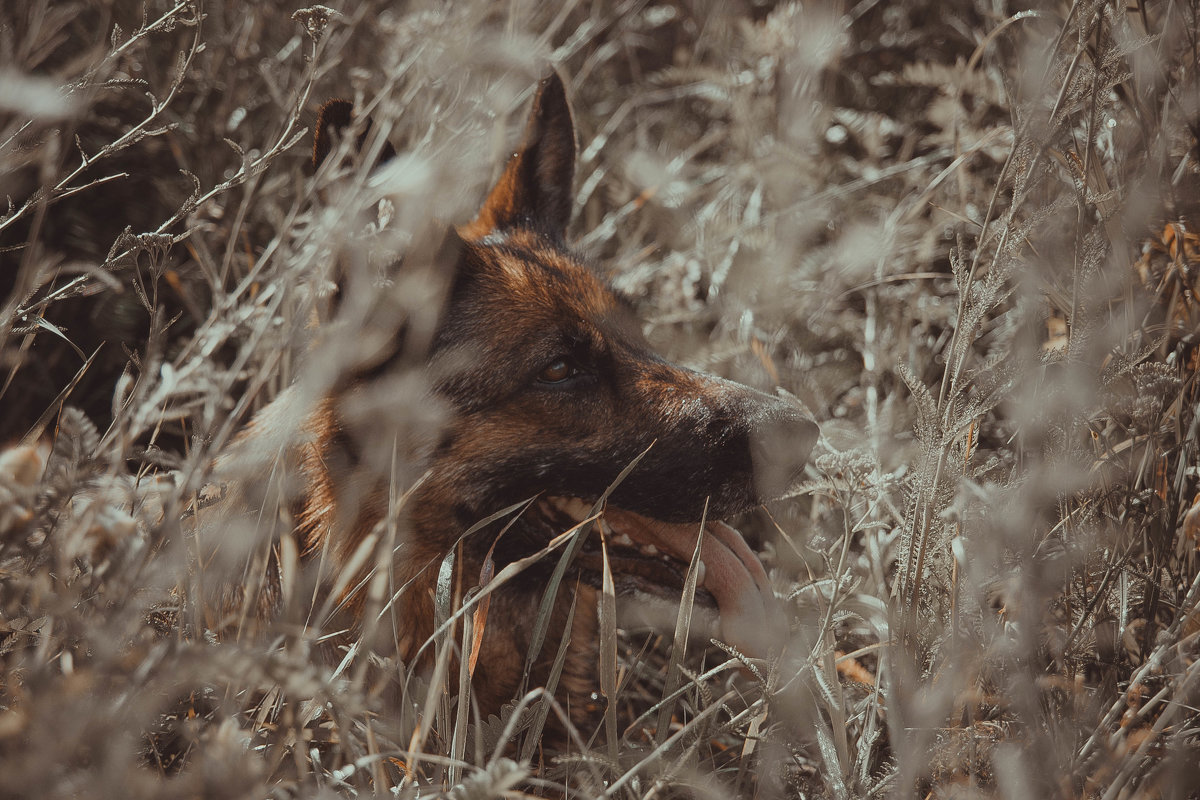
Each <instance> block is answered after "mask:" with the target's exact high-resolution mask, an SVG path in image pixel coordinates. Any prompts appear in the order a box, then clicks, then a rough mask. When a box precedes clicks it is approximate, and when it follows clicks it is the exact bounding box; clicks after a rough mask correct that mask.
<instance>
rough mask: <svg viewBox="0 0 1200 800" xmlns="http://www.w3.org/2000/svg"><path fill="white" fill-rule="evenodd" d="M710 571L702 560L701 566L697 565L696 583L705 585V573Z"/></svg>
mask: <svg viewBox="0 0 1200 800" xmlns="http://www.w3.org/2000/svg"><path fill="white" fill-rule="evenodd" d="M706 572H708V567H706V566H704V562H703V561H701V562H700V566H698V567H696V585H697V586H703V585H704V573H706Z"/></svg>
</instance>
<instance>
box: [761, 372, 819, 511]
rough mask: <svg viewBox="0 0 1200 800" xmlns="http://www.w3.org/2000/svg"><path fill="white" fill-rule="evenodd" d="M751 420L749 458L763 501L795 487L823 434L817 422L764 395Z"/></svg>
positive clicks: (783, 402)
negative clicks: (819, 437) (751, 461)
mask: <svg viewBox="0 0 1200 800" xmlns="http://www.w3.org/2000/svg"><path fill="white" fill-rule="evenodd" d="M761 397H762V399H761V401H760V403H759V407H758V408H757V413H755V414H754V415H753V416H752V417H751V424H750V455H751V458H752V459H753V462H754V488H755V492H756V493H757V494H758V497H759V499H760V500H762V501H766V500H772V499H774V498H776V497H779V496H780V495H782V494H783V493H784V492H786V491H787V490H788V489H789V488H790V487H791V486H793V485H794V484H796V483H797V482H798V481H799V480H800V477H801V475H802V473H803V472H804V465H805V464H807V463H808V456H809V454H810V453H811V452H812V449H813V445H814V444H816V442H817V437H818V436H819V435H820V433H821V431H820V428H818V427H817V423H816V422H814V421H813V420H812V419H811V418H809V417H808V416H807V415H806V414H804V413H802V412H801V411H800V410H799V409H797V408H794V407H793V406H791V405H790V404H788V403H787V402H785V401H784V400H781V399H779V398H775V397H770V396H768V395H762V396H761Z"/></svg>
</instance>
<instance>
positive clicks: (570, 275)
mask: <svg viewBox="0 0 1200 800" xmlns="http://www.w3.org/2000/svg"><path fill="white" fill-rule="evenodd" d="M474 247H475V254H476V259H475V260H476V262H477V263H478V264H479V265H480V266H482V267H483V268H484V269H485V270H486V273H487V275H486V277H487V282H488V284H489V289H490V291H489V294H490V296H491V299H492V300H493V302H495V303H499V304H503V305H506V306H508V307H510V308H513V309H514V310H520V311H522V312H525V313H534V314H536V313H538V312H540V311H543V310H544V311H545V312H547V313H556V314H561V313H563V312H564V311H573V312H575V313H576V314H578V315H580V316H582V317H585V318H589V319H601V318H606V317H611V316H614V315H616V314H619V313H621V312H624V311H626V310H627V305H626V303H625V302H624V301H623V300H622V299H621V298H620V297H618V296H617V294H616V293H614V292H613V290H612V289H611V288H610V287H609V286H608V284H607V283H606V282H605V281H604V280H602V279H601V278H600V277H599V276H598V275H596V274H595V272H593V271H592V270H591V269H590V268H589V267H587V266H586V265H584V264H582V263H580V262H579V261H578V260H577V259H576V258H574V257H573V256H571V255H570V254H569V253H567V252H564V251H563V250H561V249H559V248H557V247H555V246H553V245H551V244H549V243H548V242H546V241H545V240H544V239H542V238H541V237H538V236H527V237H526V236H505V237H503V238H499V237H496V238H493V237H487V238H485V239H482V240H479V241H477V242H475V243H474Z"/></svg>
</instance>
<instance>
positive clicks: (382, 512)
mask: <svg viewBox="0 0 1200 800" xmlns="http://www.w3.org/2000/svg"><path fill="white" fill-rule="evenodd" d="M335 111H336V112H337V114H339V115H340V116H338V120H340V121H338V122H337V123H336V124H339V125H342V126H344V125H345V124H347V123H348V120H349V116H348V111H349V110H348V108H346V107H345V106H338V107H337V108H334V109H332V110H331V111H330V114H329V119H328V120H326V119H324V116H323V122H322V124H321V125H319V126H318V134H319V135H322V133H323V131H324V130H325V129H326V128H327V127H329V126H330V125H333V124H335V120H334V119H333V117H334V113H333V112H335ZM326 123H328V124H326ZM329 151H330V148H329V146H328V145H327V144H322V143H320V142H318V144H317V146H316V148H315V152H316V153H317V154H318V155H320V154H322V153H328V152H329ZM574 160H575V139H574V130H573V126H572V121H571V114H570V109H569V106H568V104H567V99H566V93H565V90H564V87H563V85H562V83H561V81H560V80H559V78H558V77H557V76H556V75H552V76H551V77H550V78H548V79H547V80H545V81H544V82H543V83H542V85H541V87H540V88H539V91H538V93H537V97H536V98H535V100H534V104H533V109H532V111H531V113H530V119H529V124H528V126H527V129H526V133H525V141H524V144H523V145H522V148H521V150H520V151H519V152H518V153H516V154H515V155H514V156H513V158H512V159H511V160H510V161H509V163H508V165H507V167H506V168H505V171H504V173H503V175H502V176H501V178H500V179H499V181H498V182H497V184H496V185H495V187H494V188H493V189H492V190H491V192H490V193H489V194H488V197H487V199H486V201H485V202H484V204H483V207H482V208H481V209H480V211H479V214H478V216H477V217H476V218H475V219H474V220H473V221H472V222H470V223H468V224H466V225H464V226H462V227H460V228H458V229H457V230H452V231H451V232H450V233H449V234H448V237H447V242H446V245H445V246H444V247H443V259H444V260H445V261H447V263H448V267H447V268H448V269H450V270H452V280H451V281H450V289H449V294H448V297H447V299H446V301H445V307H444V308H443V311H442V317H441V321H440V323H439V325H438V328H437V333H436V335H435V337H434V341H433V345H432V350H433V352H432V353H431V355H430V356H429V370H430V374H431V375H432V376H434V380H435V383H436V394H437V396H438V397H439V398H440V400H441V401H442V402H444V403H445V404H446V405H447V406H448V408H449V419H448V421H447V423H446V425H445V427H444V429H443V431H442V433H441V435H440V437H439V439H438V441H437V442H436V444H435V446H434V447H433V448H432V450H431V452H430V454H429V456H428V458H427V461H426V467H427V472H426V477H425V480H424V481H423V482H422V483H421V484H420V485H419V487H418V488H417V489H416V491H414V492H413V494H412V496H411V497H409V498H408V500H407V505H406V522H407V524H406V526H405V525H401V526H399V528H400V530H401V531H404V533H402V541H401V542H400V543H399V546H398V548H397V549H396V551H395V552H396V556H395V557H394V558H393V557H391V556H390V555H389V556H388V557H387V558H388V559H390V569H391V575H390V583H389V587H388V590H387V596H389V597H390V596H391V595H392V593H393V592H395V591H396V590H397V589H398V588H399V587H402V586H405V585H406V584H407V585H408V588H407V589H405V590H404V591H403V592H401V593H400V594H399V597H398V600H397V606H396V608H395V618H396V619H397V620H399V622H398V623H397V629H396V630H395V631H394V633H395V638H394V642H393V641H391V640H390V639H389V644H388V645H386V646H388V647H391V646H392V644H394V646H395V652H396V655H398V656H399V657H400V658H402V659H404V660H405V661H407V662H411V661H412V660H413V659H414V658H416V657H417V655H418V652H423V653H424V654H426V655H427V654H428V653H429V651H430V648H426V649H425V650H424V651H421V647H422V645H423V644H424V643H425V642H426V640H427V639H428V638H429V637H430V635H431V634H432V633H433V631H434V619H435V613H434V596H435V589H436V583H437V572H438V565H439V564H440V563H441V562H442V560H443V558H444V557H445V556H446V554H447V552H449V551H450V550H451V549H452V548H454V547H455V546H456V542H458V541H459V538H460V536H461V535H462V533H463V532H464V531H465V530H467V529H468V528H469V527H470V526H472V525H473V524H475V523H476V522H478V521H479V520H481V519H483V518H485V517H487V516H488V515H489V514H491V513H493V512H495V511H497V510H499V509H501V508H503V507H506V506H508V505H511V504H514V503H518V502H520V501H522V500H526V499H529V498H534V497H547V496H554V497H576V498H582V499H583V500H584V501H586V502H588V503H590V502H592V501H595V500H596V499H597V498H598V497H599V496H600V495H601V494H602V493H603V492H604V491H605V489H606V488H608V487H609V485H610V484H611V483H612V482H613V480H614V479H615V478H616V477H617V475H618V474H619V473H620V472H621V470H622V469H624V468H625V467H626V466H627V465H629V464H630V463H631V462H632V461H634V459H635V458H637V457H638V456H639V454H641V453H642V452H643V451H646V450H647V448H649V450H648V452H647V453H646V455H645V456H644V458H643V459H642V461H641V463H640V464H639V465H638V467H637V468H636V469H635V470H634V471H633V472H632V474H630V476H629V477H628V478H627V479H626V480H625V481H624V482H623V483H622V484H621V485H620V486H618V487H617V488H616V490H615V492H614V493H613V495H612V497H611V499H610V502H611V503H612V504H614V505H616V506H619V507H620V508H622V509H626V510H628V511H630V512H635V513H636V514H637V515H642V516H643V517H645V518H649V519H656V520H661V521H662V522H663V524H664V525H666V524H668V523H675V524H678V523H697V522H698V521H699V520H700V519H701V516H702V514H703V513H704V509H705V507H706V503H707V508H708V518H709V519H710V520H714V519H721V518H724V517H727V516H730V515H734V514H737V513H740V512H742V511H744V510H746V509H748V508H750V507H752V506H754V505H756V504H758V503H760V502H762V501H763V500H765V499H768V498H769V497H770V496H771V495H773V494H775V493H777V492H778V491H779V490H780V489H781V488H783V486H785V485H786V484H787V483H788V482H789V481H790V480H791V479H792V478H794V477H795V475H796V473H797V470H798V469H799V468H800V466H801V465H802V464H803V463H804V461H805V459H806V458H807V455H808V452H809V449H810V448H811V446H812V443H813V441H814V439H815V437H816V433H817V429H816V426H815V425H814V424H813V423H812V421H811V420H809V419H808V418H807V417H806V416H804V415H803V414H801V413H800V412H799V411H797V410H795V409H794V408H793V407H792V406H791V405H789V404H788V403H786V402H784V401H782V400H779V399H776V398H773V397H769V396H767V395H764V394H761V393H759V392H756V391H754V390H752V389H749V388H747V387H744V386H740V385H738V384H734V383H731V382H729V381H724V380H721V379H719V378H716V377H713V376H711V375H705V374H701V373H697V372H693V371H690V370H687V369H684V368H682V367H679V366H676V365H674V364H671V363H668V362H666V361H665V360H663V359H661V358H660V357H658V356H657V355H655V354H654V353H653V352H651V351H650V349H649V347H648V346H647V344H646V342H645V340H644V339H643V337H642V334H641V330H640V323H639V322H638V320H637V318H636V316H635V315H634V314H633V311H632V308H631V305H630V304H629V303H628V302H627V301H626V300H624V299H623V298H621V297H620V296H619V295H617V294H616V293H615V292H613V290H612V289H611V288H610V287H609V286H608V285H607V284H606V283H605V282H604V281H603V280H602V279H601V278H600V277H599V276H598V275H597V274H596V273H595V272H593V270H591V269H590V268H588V267H587V266H586V265H585V264H584V263H582V262H581V261H580V259H579V258H578V257H577V256H575V255H574V254H572V253H571V252H570V251H569V250H568V249H567V248H566V247H565V238H566V227H567V224H568V222H569V218H570V212H571V202H572V194H571V182H572V178H573V172H574ZM562 376H565V377H564V378H563V379H562V380H558V379H559V378H560V377H562ZM354 391H355V386H354V384H351V385H349V386H348V387H346V388H345V389H344V390H339V392H337V393H335V394H334V395H332V396H330V397H327V398H326V399H324V400H323V401H321V402H320V403H319V404H318V406H317V407H316V408H315V409H313V410H312V411H311V413H310V414H309V416H308V422H307V424H306V425H305V430H306V433H307V439H306V441H305V442H303V443H302V444H300V445H299V453H298V463H299V472H300V474H301V477H302V483H303V486H302V490H301V493H300V501H299V507H298V509H297V520H298V531H299V533H300V535H301V537H302V540H303V548H304V550H305V552H306V553H307V554H309V555H310V556H313V555H315V554H317V553H322V554H324V557H325V558H326V560H327V561H328V562H329V563H331V564H332V565H334V569H335V570H336V569H337V568H338V566H339V565H343V564H345V563H346V562H347V561H348V560H349V559H350V558H351V557H352V555H353V554H354V553H355V552H356V551H357V550H358V549H359V548H360V546H361V545H362V543H363V542H364V541H365V540H366V539H367V537H368V536H370V535H371V534H372V532H373V531H377V530H379V529H381V527H382V526H381V525H380V523H381V522H385V521H386V520H385V517H386V516H387V513H388V508H389V495H390V492H389V488H390V487H389V482H388V478H387V476H386V475H380V474H378V473H375V472H371V471H370V470H369V469H366V468H364V466H363V463H362V459H361V452H360V451H361V449H362V446H363V444H364V442H363V439H364V437H368V436H369V435H370V432H369V431H368V432H364V431H360V430H356V429H355V426H354V425H352V424H351V423H349V422H348V421H347V418H346V416H345V414H344V413H343V408H344V406H343V403H344V402H345V399H346V398H347V397H349V396H350V395H352V393H353V392H354ZM275 413H276V416H278V412H275ZM267 416H268V421H267V422H265V423H255V424H252V426H251V428H250V431H251V432H250V433H249V434H248V436H249V438H252V439H253V438H254V437H256V436H261V435H262V430H263V429H264V428H269V427H270V426H271V425H274V424H277V423H275V422H271V421H270V419H271V418H270V415H269V414H268V415H267ZM652 445H653V446H652ZM364 474H366V476H367V477H366V478H364ZM571 523H572V520H569V519H564V518H563V517H561V516H558V515H556V514H555V513H554V512H553V511H552V510H548V509H547V507H546V506H544V505H539V504H537V503H535V504H534V505H532V506H530V507H529V508H528V509H527V510H526V511H525V513H524V514H523V515H522V516H521V517H520V518H519V519H518V520H517V522H516V523H514V524H513V525H512V527H511V529H509V530H508V531H506V532H505V533H504V534H503V536H502V538H500V540H499V542H498V543H497V536H498V535H499V533H500V530H501V527H502V524H503V522H501V523H496V524H493V525H491V526H487V527H485V528H483V529H481V530H479V531H478V532H476V533H475V534H473V535H472V536H470V537H468V538H466V539H465V540H463V542H462V545H461V548H462V549H461V555H460V556H459V557H458V558H457V560H456V562H455V564H456V569H457V578H458V580H459V581H460V586H461V587H462V589H464V590H465V589H466V588H467V587H470V586H473V585H474V584H476V583H477V582H478V580H479V576H480V574H481V570H482V568H483V565H484V561H485V557H486V556H487V554H488V553H489V550H490V549H491V548H492V547H493V545H495V550H494V559H495V562H496V567H495V568H496V570H497V571H499V569H501V568H502V567H503V566H504V565H505V564H507V563H511V562H512V561H514V560H516V559H518V558H522V557H524V556H527V555H530V554H531V553H534V552H537V551H538V550H539V549H540V548H542V547H544V546H545V544H546V543H547V542H548V541H549V539H550V538H551V537H552V536H554V535H555V534H557V533H561V532H562V531H563V530H566V529H567V528H568V527H570V525H571ZM656 524H657V523H656ZM676 527H680V526H678V525H676ZM664 529H669V530H674V529H675V528H664ZM697 530H698V528H697ZM734 535H735V536H736V534H734ZM634 538H635V539H636V538H637V536H636V535H635V536H634ZM739 541H740V538H739ZM643 543H644V542H643ZM705 546H706V547H707V546H708V545H705ZM743 546H744V545H743ZM389 552H390V551H389ZM706 552H707V551H706ZM745 552H748V550H747V551H745ZM610 556H611V563H612V565H613V573H614V580H615V582H616V585H617V589H618V591H619V592H621V593H622V594H626V595H630V596H633V595H636V594H637V593H639V592H641V593H642V594H645V593H646V592H647V591H650V592H651V594H654V595H655V596H658V595H659V594H661V595H662V596H664V597H668V598H669V597H672V596H673V597H675V598H676V599H677V598H678V591H679V587H680V585H681V584H682V576H683V573H684V571H685V570H686V566H687V565H686V558H684V560H683V563H679V559H678V558H676V559H674V561H672V560H670V559H663V558H659V559H648V558H645V557H641V556H639V555H638V554H637V553H633V552H632V551H630V552H620V551H619V550H614V549H613V548H612V546H611V545H610ZM743 560H745V559H743ZM544 561H545V562H546V563H544V564H542V563H539V564H538V565H537V566H535V567H534V568H532V569H530V570H529V571H527V572H526V573H524V574H523V575H522V576H521V577H520V578H519V579H518V580H517V581H514V582H512V583H510V584H509V585H507V586H505V587H503V588H502V589H500V590H499V591H497V592H495V593H494V594H493V595H492V599H491V606H490V609H489V613H488V618H487V626H486V630H485V634H484V636H483V639H482V644H481V648H482V650H481V654H480V658H479V661H478V667H477V669H476V672H475V674H474V678H473V687H474V695H473V696H474V698H475V700H476V701H477V702H478V703H479V707H480V709H481V710H482V711H483V712H484V713H488V712H495V711H496V710H497V709H498V707H499V706H500V704H501V703H503V702H505V701H507V700H509V699H511V698H512V696H513V693H514V692H515V691H517V689H518V687H519V685H520V683H521V677H522V672H523V669H524V665H525V659H526V652H527V650H528V649H529V645H530V640H531V638H532V627H533V621H534V620H535V619H536V616H537V610H538V606H539V604H540V603H541V601H542V594H543V591H544V586H545V580H546V578H547V577H548V575H549V573H550V571H551V569H552V567H553V565H554V560H553V558H551V559H544ZM375 563H377V562H376V561H374V560H369V561H368V567H366V568H364V577H365V572H366V570H368V569H369V568H370V566H373V565H374V564H375ZM597 563H598V561H597V556H596V553H595V549H594V547H593V548H591V549H590V550H589V552H586V553H581V554H580V556H579V557H578V558H577V559H576V562H575V565H574V566H573V567H572V569H571V571H569V572H568V573H567V576H566V579H565V580H564V581H563V583H562V585H561V587H560V589H559V593H558V597H557V598H556V602H555V604H554V614H553V619H552V622H551V626H550V630H549V635H548V637H547V645H546V647H544V648H543V652H542V654H541V655H539V656H538V658H537V661H536V663H535V667H534V670H533V674H532V685H533V686H536V685H540V684H541V683H542V682H544V681H545V679H546V674H547V670H548V668H549V665H550V663H551V661H552V659H553V654H554V652H555V650H556V648H557V643H558V641H559V639H560V637H561V635H562V633H563V631H564V629H565V627H566V615H567V609H568V608H569V607H570V605H571V599H572V594H573V593H577V594H578V597H577V598H576V607H577V611H576V616H575V622H574V626H573V628H572V632H571V649H570V651H569V658H568V662H567V667H566V670H565V672H564V675H563V678H562V681H561V686H560V691H559V696H560V698H562V699H564V700H566V701H567V702H568V703H570V704H571V706H572V708H573V709H575V710H576V711H578V710H579V709H581V708H582V707H583V706H584V705H585V701H586V698H587V696H588V695H590V693H591V692H593V691H594V690H595V689H596V663H597V662H596V653H595V642H596V628H597V616H596V595H597V591H596V587H597V586H598V585H599V575H598V572H597V568H596V565H597ZM714 563H715V562H714ZM730 563H734V562H730ZM751 566H754V567H756V566H757V564H756V563H755V564H754V565H751ZM758 570H759V571H760V572H761V568H760V567H758ZM751 571H753V570H751ZM739 575H740V573H739ZM739 580H742V582H743V583H745V581H746V580H748V579H745V578H739ZM763 580H765V576H764V578H763ZM701 593H702V594H703V593H704V592H703V591H702V592H701ZM366 595H367V593H366V592H365V591H363V590H358V591H353V590H350V591H348V593H347V596H346V597H344V598H341V599H342V600H344V601H345V604H346V607H347V608H348V609H349V611H350V615H351V618H352V619H355V620H361V619H362V616H363V614H364V609H365V608H366V606H367V604H368V601H367V598H366ZM709 600H710V602H711V598H709ZM390 635H391V632H389V636H390Z"/></svg>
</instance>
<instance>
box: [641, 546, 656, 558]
mask: <svg viewBox="0 0 1200 800" xmlns="http://www.w3.org/2000/svg"><path fill="white" fill-rule="evenodd" d="M642 555H644V556H656V555H658V548H657V547H655V546H654V545H652V544H644V545H642Z"/></svg>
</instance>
